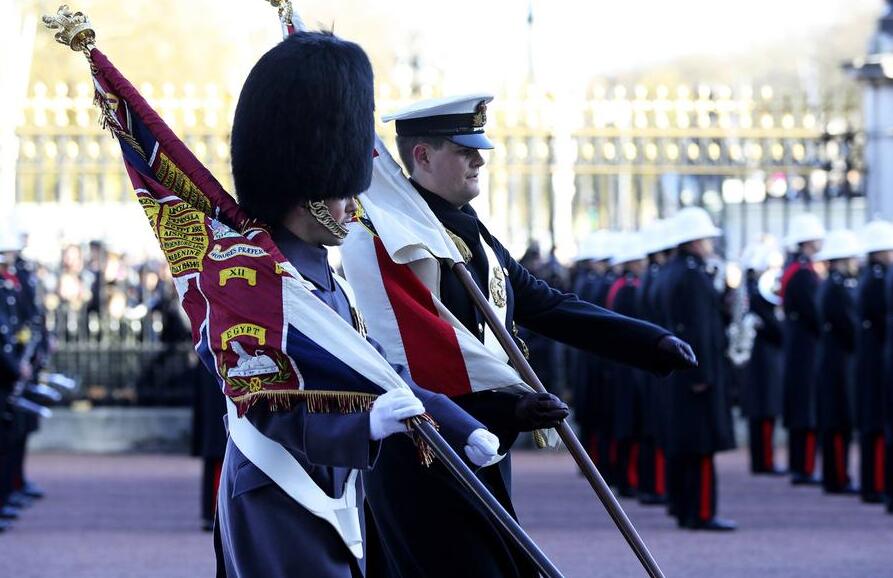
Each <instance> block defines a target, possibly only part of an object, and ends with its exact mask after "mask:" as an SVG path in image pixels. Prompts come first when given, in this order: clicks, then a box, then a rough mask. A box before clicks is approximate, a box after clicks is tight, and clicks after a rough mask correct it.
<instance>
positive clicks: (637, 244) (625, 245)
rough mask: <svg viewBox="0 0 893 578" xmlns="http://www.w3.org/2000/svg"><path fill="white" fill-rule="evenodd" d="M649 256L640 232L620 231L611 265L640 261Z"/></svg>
mask: <svg viewBox="0 0 893 578" xmlns="http://www.w3.org/2000/svg"><path fill="white" fill-rule="evenodd" d="M646 257H648V253H646V252H645V244H644V243H643V242H642V235H641V234H639V233H620V234H619V235H617V245H616V248H615V250H614V254H613V255H612V256H611V265H621V264H623V263H629V262H630V261H638V260H640V259H645V258H646Z"/></svg>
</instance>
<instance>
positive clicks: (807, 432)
mask: <svg viewBox="0 0 893 578" xmlns="http://www.w3.org/2000/svg"><path fill="white" fill-rule="evenodd" d="M815 455H816V432H815V430H814V429H805V428H804V429H799V428H798V429H792V430H791V431H790V432H788V469H789V470H791V474H792V475H794V476H797V475H800V476H807V477H812V475H813V474H814V473H815Z"/></svg>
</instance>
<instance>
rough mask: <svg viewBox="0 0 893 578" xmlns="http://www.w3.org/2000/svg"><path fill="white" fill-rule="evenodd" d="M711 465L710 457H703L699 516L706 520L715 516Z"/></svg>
mask: <svg viewBox="0 0 893 578" xmlns="http://www.w3.org/2000/svg"><path fill="white" fill-rule="evenodd" d="M711 465H712V464H711V463H710V458H709V457H705V458H701V504H700V506H701V507H700V512H699V517H700V518H701V520H703V521H705V522H706V521H707V520H709V519H710V518H712V517H713V505H712V501H713V500H712V499H711V497H712V491H711V490H712V485H713V468H712V467H711Z"/></svg>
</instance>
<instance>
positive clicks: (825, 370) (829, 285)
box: [816, 271, 856, 430]
mask: <svg viewBox="0 0 893 578" xmlns="http://www.w3.org/2000/svg"><path fill="white" fill-rule="evenodd" d="M850 281H852V280H851V279H850V278H848V277H847V276H845V275H843V274H842V273H840V272H838V271H831V273H830V274H829V275H828V278H827V279H825V281H824V283H822V285H821V287H820V288H819V294H818V304H819V320H820V322H821V328H822V336H821V337H820V338H819V346H818V350H817V355H818V374H817V380H816V395H817V399H816V402H817V403H816V405H817V409H818V415H817V421H818V427H819V429H820V430H849V429H850V428H852V425H853V422H852V406H853V404H852V398H851V395H852V394H851V391H852V370H853V363H852V361H853V352H854V351H855V349H856V305H855V302H854V300H853V295H852V288H851V287H849V286H848V285H852V284H851V283H850Z"/></svg>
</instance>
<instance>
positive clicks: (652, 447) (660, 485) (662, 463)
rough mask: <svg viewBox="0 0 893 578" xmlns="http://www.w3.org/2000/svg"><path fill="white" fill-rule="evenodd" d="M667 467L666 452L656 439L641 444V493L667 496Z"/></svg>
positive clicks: (646, 440) (649, 439) (648, 439)
mask: <svg viewBox="0 0 893 578" xmlns="http://www.w3.org/2000/svg"><path fill="white" fill-rule="evenodd" d="M666 470H667V467H666V459H665V458H664V451H663V450H662V449H661V448H660V447H658V445H657V442H656V441H655V439H654V438H645V439H643V440H642V441H641V442H640V443H639V493H641V494H652V495H654V496H665V495H666V493H667V482H666V480H667V478H666V476H667V472H666Z"/></svg>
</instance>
